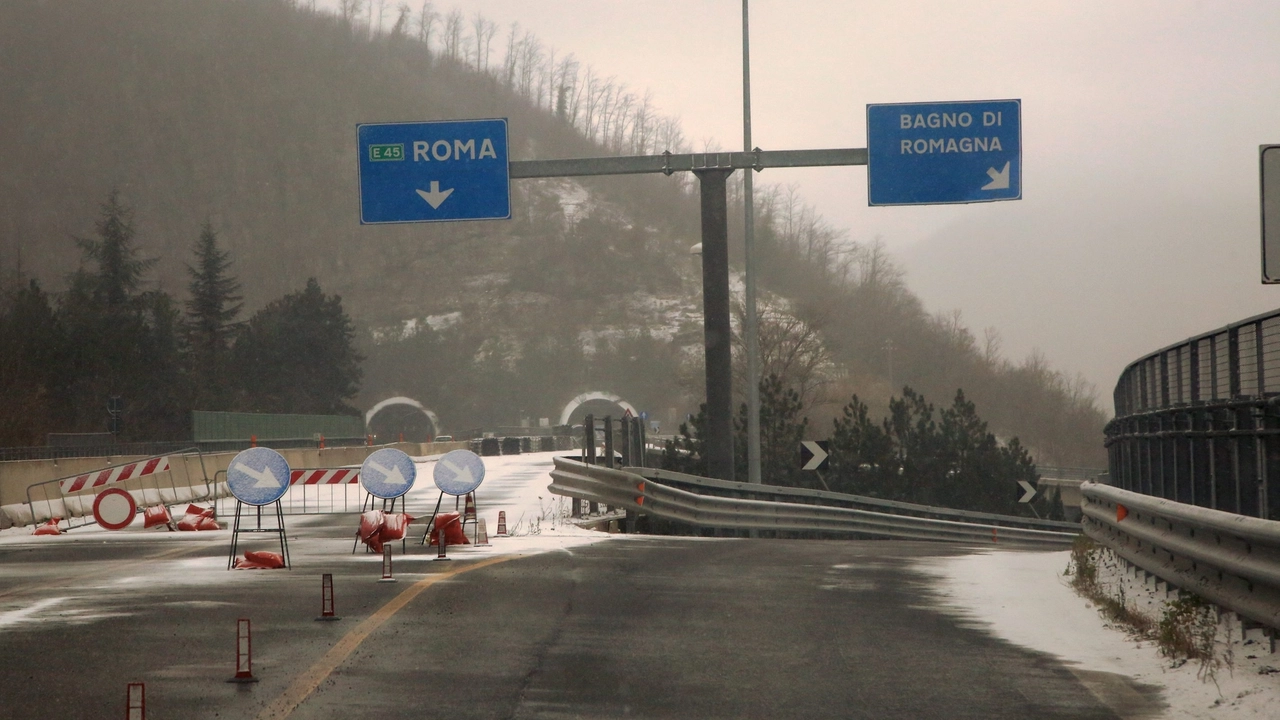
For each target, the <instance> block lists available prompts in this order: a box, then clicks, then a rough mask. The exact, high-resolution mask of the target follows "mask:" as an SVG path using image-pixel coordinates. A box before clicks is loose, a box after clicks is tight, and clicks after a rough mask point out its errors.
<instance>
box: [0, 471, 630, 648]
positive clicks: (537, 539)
mask: <svg viewBox="0 0 1280 720" xmlns="http://www.w3.org/2000/svg"><path fill="white" fill-rule="evenodd" d="M554 455H555V453H549V452H548V453H534V454H527V455H517V456H503V457H487V458H484V462H485V466H486V473H485V479H484V482H483V483H482V484H481V485H480V487H479V488H478V489H477V490H476V499H477V506H478V507H477V509H478V515H479V517H480V518H483V519H484V520H485V524H486V526H487V528H488V533H489V541H490V545H489V546H487V547H477V546H474V545H463V546H450V547H449V548H448V555H449V557H450V558H452V559H455V560H463V561H465V560H469V559H470V560H476V559H482V558H485V557H491V556H494V555H532V554H536V553H542V552H557V551H563V552H572V548H574V547H577V546H580V545H584V544H588V543H594V542H602V541H605V540H609V539H611V538H618V537H620V536H616V535H609V534H607V533H602V532H596V531H592V530H584V529H582V528H579V527H577V526H576V525H573V524H571V523H569V522H567V519H568V511H569V501H568V500H567V499H565V498H562V497H560V496H558V495H552V494H551V493H550V492H549V491H548V490H547V485H548V484H550V481H551V478H550V476H549V475H548V473H549V472H550V471H551V469H552V460H551V459H552V457H553V456H554ZM436 457H438V456H432V457H429V458H415V462H416V463H417V466H418V477H417V480H416V481H415V483H414V487H413V489H412V490H410V492H409V493H408V497H407V500H408V503H407V507H408V511H409V513H410V514H411V515H413V516H415V517H416V518H417V519H418V520H417V522H415V523H413V524H411V525H410V526H409V532H408V535H407V542H405V543H404V544H403V545H402V543H400V542H394V543H392V544H391V547H392V552H393V564H394V570H395V575H396V576H397V577H403V578H404V579H405V580H406V581H413V580H417V579H420V578H422V577H425V576H426V574H427V573H431V572H439V571H440V567H441V566H440V565H436V566H435V567H432V563H433V561H434V560H435V557H436V549H435V548H431V547H422V546H421V545H419V541H420V540H421V539H422V534H423V532H424V530H425V528H426V523H427V519H428V518H429V517H430V515H431V511H432V509H433V508H434V507H435V504H436V501H437V499H439V498H440V492H439V490H438V489H436V487H435V483H434V481H433V479H432V471H433V470H434V469H435V460H436ZM337 490H338V491H342V488H341V486H337ZM206 504H207V503H206ZM359 504H360V503H359V500H358V499H357V500H355V501H354V503H350V502H345V503H344V502H339V503H336V505H337V506H338V507H345V508H346V509H347V510H349V512H345V513H342V514H340V515H333V514H325V515H316V514H313V515H285V526H286V528H287V529H288V538H289V540H288V544H289V555H290V560H291V561H292V565H293V569H294V570H295V571H301V572H307V571H319V569H322V568H332V567H333V566H334V564H335V563H344V564H346V563H352V564H356V565H360V566H363V567H366V568H367V570H368V573H369V576H370V577H371V578H376V577H378V576H379V575H380V573H381V563H382V556H381V555H379V554H373V553H367V552H365V551H364V550H363V547H360V548H355V550H356V552H354V553H353V552H352V550H353V540H354V533H355V531H356V528H357V527H358V525H359ZM230 507H231V508H232V511H234V503H232V504H231V506H230ZM396 509H397V510H399V509H400V508H399V507H397V508H396ZM453 509H454V501H453V498H452V497H451V496H445V497H444V501H443V502H442V503H441V512H451V511H453ZM176 510H178V511H180V510H181V508H176ZM500 510H502V511H505V512H506V514H507V522H508V532H509V534H510V537H496V533H497V522H498V512H499V511H500ZM248 517H249V519H246V520H245V521H244V522H247V523H249V524H250V525H252V524H253V522H254V521H253V520H252V519H251V518H252V517H253V516H252V514H250V515H249V516H248ZM219 519H220V520H221V521H223V522H229V521H230V520H231V516H230V514H229V513H228V511H227V506H226V505H223V507H222V508H221V510H220V513H219ZM274 522H275V519H274V513H272V514H271V515H268V514H267V513H264V521H263V525H264V527H274ZM335 524H336V525H337V526H338V527H335ZM343 526H346V527H349V528H350V532H347V531H346V530H344V529H341V528H342V527H343ZM32 530H33V528H30V527H15V528H10V529H8V530H4V531H0V548H5V549H16V548H19V547H23V546H27V547H31V546H49V545H72V546H74V545H76V544H80V545H101V544H102V543H111V544H122V545H129V544H134V545H138V544H141V545H144V546H150V547H152V548H153V549H151V550H149V551H146V552H148V553H149V554H150V555H151V557H152V560H151V561H149V562H147V563H143V564H139V563H137V562H136V561H135V560H133V559H132V557H127V556H126V557H122V558H121V559H118V560H102V561H91V560H85V561H83V562H78V561H74V560H72V561H68V562H64V563H59V564H45V563H10V564H5V563H3V557H4V556H3V555H0V572H3V573H6V574H8V575H9V576H10V577H11V578H13V577H18V576H21V577H22V578H24V580H25V581H26V582H28V583H35V584H42V585H45V586H47V587H51V588H56V589H57V595H58V596H57V597H52V598H43V599H32V598H30V597H22V595H23V594H24V593H19V594H18V596H16V597H7V595H13V594H14V593H13V592H12V591H10V592H9V593H0V631H3V630H4V629H6V628H12V627H14V626H17V625H23V624H27V623H64V624H83V623H86V622H91V621H93V620H99V619H103V618H107V617H113V616H115V615H118V614H131V613H136V612H138V611H139V609H138V607H137V604H136V602H133V600H132V599H131V598H132V597H133V593H134V592H135V591H136V590H138V589H146V590H148V591H153V592H154V591H155V590H156V589H157V588H164V589H179V588H182V587H194V586H201V585H214V584H224V583H228V582H231V583H236V584H244V583H261V582H273V579H274V578H278V577H280V575H279V574H278V573H273V572H271V571H228V570H227V554H226V553H227V550H229V544H230V541H231V533H230V531H229V530H225V529H224V530H220V531H206V532H168V531H166V530H164V529H163V528H156V529H151V530H144V529H142V520H141V518H138V519H136V520H135V521H134V523H133V524H132V525H131V526H129V527H128V528H125V529H123V530H118V531H109V530H104V529H103V528H101V527H99V526H98V525H96V524H91V525H89V526H87V527H83V528H77V529H75V530H72V531H71V532H68V533H65V534H63V535H57V536H34V535H32ZM467 534H468V535H469V536H471V535H472V528H471V527H468V528H467ZM240 544H241V549H242V550H245V549H250V550H278V549H279V545H278V540H277V539H276V538H275V537H274V536H244V535H242V536H241V538H240ZM210 546H212V547H217V548H218V549H219V550H220V551H221V552H218V553H214V554H211V555H210V554H207V553H206V555H207V556H205V557H185V555H188V554H190V553H189V552H188V551H189V550H194V549H198V548H199V547H210ZM402 548H403V550H402ZM361 572H363V570H361ZM178 597H180V595H179V596H178ZM189 602H199V601H189Z"/></svg>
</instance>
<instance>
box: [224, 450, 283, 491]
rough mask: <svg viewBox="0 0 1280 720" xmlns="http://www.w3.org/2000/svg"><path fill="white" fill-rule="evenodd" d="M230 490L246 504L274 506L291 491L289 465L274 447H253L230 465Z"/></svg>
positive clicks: (228, 472)
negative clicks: (274, 503) (287, 491)
mask: <svg viewBox="0 0 1280 720" xmlns="http://www.w3.org/2000/svg"><path fill="white" fill-rule="evenodd" d="M227 489H229V490H230V491H231V494H232V495H234V496H235V497H236V499H237V500H239V501H240V502H242V503H248V504H249V505H270V504H271V503H273V502H275V501H277V500H279V499H280V497H281V496H282V495H284V493H285V491H286V490H288V489H289V463H288V461H286V460H285V459H284V457H283V456H281V455H280V453H278V452H276V451H275V450H272V449H271V448H264V447H257V448H249V449H248V450H245V451H243V452H241V453H240V454H238V455H236V456H235V457H234V458H232V460H231V464H230V465H229V466H227Z"/></svg>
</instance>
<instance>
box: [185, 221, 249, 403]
mask: <svg viewBox="0 0 1280 720" xmlns="http://www.w3.org/2000/svg"><path fill="white" fill-rule="evenodd" d="M193 252H194V254H195V258H196V263H195V265H194V266H192V265H187V273H188V274H189V275H190V276H191V284H190V285H189V286H188V288H189V290H190V293H191V297H190V299H189V300H187V302H186V308H187V316H186V322H185V326H184V328H183V329H184V334H185V336H186V341H187V353H188V355H187V360H188V365H189V367H190V372H191V377H190V379H191V382H192V388H193V391H194V392H193V396H192V405H193V407H194V408H196V409H205V410H223V409H226V405H227V402H228V401H229V398H230V389H229V388H228V387H227V375H226V373H227V362H228V354H229V351H230V344H231V338H232V336H233V335H234V333H235V331H236V328H237V324H236V322H235V319H236V316H237V315H239V314H240V310H241V308H242V307H243V303H241V302H240V299H241V297H240V296H239V295H237V294H236V293H237V292H238V291H239V290H240V283H238V282H236V280H235V278H233V277H231V276H230V275H229V274H228V272H227V271H228V270H229V268H230V267H231V256H230V253H228V252H227V251H225V250H222V249H220V248H219V247H218V235H217V233H215V232H214V230H213V226H212V225H210V224H209V223H208V222H206V223H205V224H204V227H203V228H201V230H200V238H199V239H198V240H197V241H196V244H195V247H194V248H193Z"/></svg>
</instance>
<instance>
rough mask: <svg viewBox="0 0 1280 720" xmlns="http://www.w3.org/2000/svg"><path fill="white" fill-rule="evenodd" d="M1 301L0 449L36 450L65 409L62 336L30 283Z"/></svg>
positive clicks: (46, 303) (46, 302)
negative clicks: (31, 447)
mask: <svg viewBox="0 0 1280 720" xmlns="http://www.w3.org/2000/svg"><path fill="white" fill-rule="evenodd" d="M5 300H7V302H6V303H5V306H4V308H3V311H0V397H3V398H4V402H3V403H0V445H42V444H43V443H44V435H45V433H47V432H50V431H53V430H55V429H56V428H57V424H56V423H57V420H58V417H59V415H60V411H61V410H63V409H64V406H65V403H64V402H62V401H63V395H64V389H63V387H62V384H63V383H64V382H65V380H66V378H65V371H66V365H65V362H64V359H65V349H66V347H65V343H64V341H65V335H64V333H63V331H62V326H61V324H60V323H59V322H58V321H57V319H56V318H55V317H54V315H53V308H52V307H50V304H49V297H48V295H46V294H45V292H44V291H43V290H41V289H40V285H39V283H37V282H36V281H35V280H31V281H30V282H29V284H28V285H27V286H26V287H24V288H21V289H20V290H18V291H17V292H15V293H13V295H12V296H11V297H9V298H6V299H5Z"/></svg>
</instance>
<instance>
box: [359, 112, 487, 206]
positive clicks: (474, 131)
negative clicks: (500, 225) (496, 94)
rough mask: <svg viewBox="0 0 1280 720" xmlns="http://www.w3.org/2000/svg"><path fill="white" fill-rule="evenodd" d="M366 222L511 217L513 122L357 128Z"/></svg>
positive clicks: (461, 122) (461, 121)
mask: <svg viewBox="0 0 1280 720" xmlns="http://www.w3.org/2000/svg"><path fill="white" fill-rule="evenodd" d="M356 146H357V147H356V149H357V151H358V152H359V155H360V222H361V223H362V224H366V225H369V224H376V223H409V222H438V221H442V220H501V219H506V218H509V217H511V192H510V190H511V177H510V175H509V174H508V172H507V121H506V119H505V118H499V119H495V120H450V121H444V122H419V123H377V124H363V125H357V126H356Z"/></svg>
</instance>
